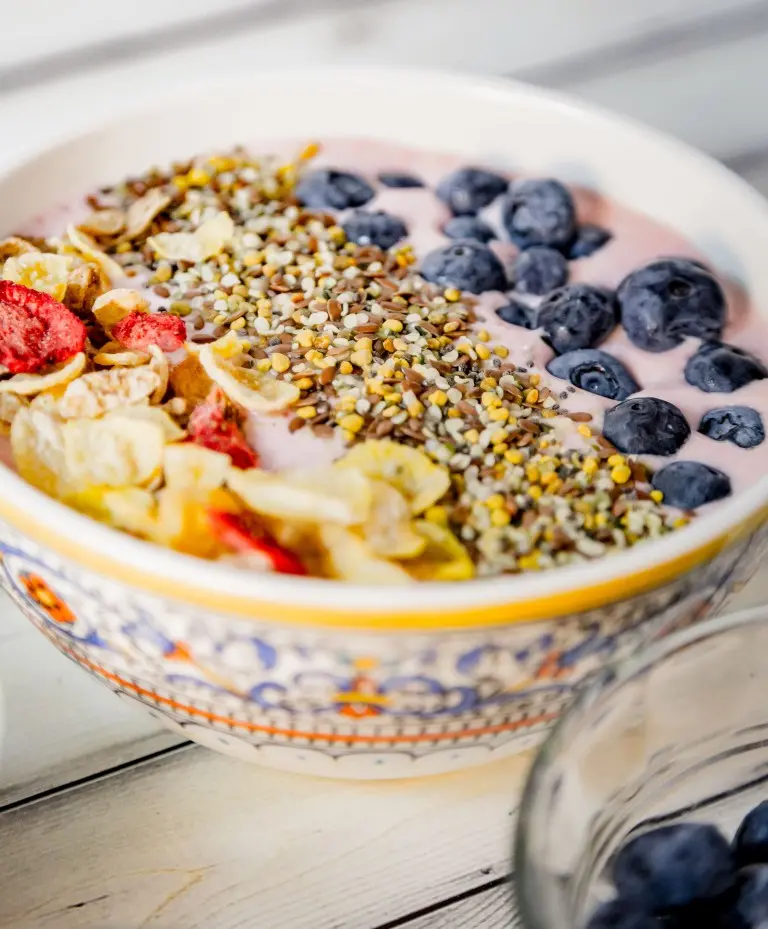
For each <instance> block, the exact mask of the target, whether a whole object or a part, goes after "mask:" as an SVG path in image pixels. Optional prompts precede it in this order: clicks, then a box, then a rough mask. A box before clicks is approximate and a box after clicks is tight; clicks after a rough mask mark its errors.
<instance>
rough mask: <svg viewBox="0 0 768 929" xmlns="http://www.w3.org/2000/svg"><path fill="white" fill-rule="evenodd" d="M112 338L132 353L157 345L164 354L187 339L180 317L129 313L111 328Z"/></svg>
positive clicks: (184, 326)
mask: <svg viewBox="0 0 768 929" xmlns="http://www.w3.org/2000/svg"><path fill="white" fill-rule="evenodd" d="M112 337H113V338H114V339H117V341H118V342H120V344H121V345H124V346H125V347H126V348H130V349H132V350H133V351H137V352H140V351H145V350H146V349H147V348H149V346H150V345H157V346H158V348H161V349H162V350H163V351H164V352H175V351H176V349H178V348H181V346H182V345H183V344H184V342H185V341H186V338H187V327H186V325H185V323H184V320H183V319H182V318H181V317H180V316H172V315H171V314H170V313H139V312H134V313H129V314H128V315H127V316H124V317H123V318H122V319H121V320H120V322H119V323H116V324H115V325H114V326H113V327H112Z"/></svg>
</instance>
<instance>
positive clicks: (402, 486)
mask: <svg viewBox="0 0 768 929" xmlns="http://www.w3.org/2000/svg"><path fill="white" fill-rule="evenodd" d="M336 466H337V467H339V468H347V467H352V468H357V469H358V470H360V471H362V472H363V474H366V475H367V476H368V477H370V478H374V479H376V480H381V481H385V482H386V483H388V484H391V485H392V486H393V487H395V488H396V489H397V490H399V491H400V493H402V494H403V496H404V497H405V498H406V499H407V500H408V502H409V503H410V507H411V512H412V513H414V514H417V515H418V514H419V513H423V512H424V510H426V509H427V508H428V507H430V506H432V504H433V503H435V502H436V501H437V500H439V499H440V497H442V496H443V494H444V493H445V492H446V491H447V490H448V488H449V487H450V484H451V479H450V476H449V474H448V472H447V471H446V470H445V468H441V467H440V466H439V465H437V464H435V463H434V462H433V461H432V459H431V458H429V457H427V455H425V454H424V453H423V452H420V451H418V450H417V449H415V448H410V447H409V446H407V445H399V444H398V443H397V442H392V441H391V440H389V439H368V440H367V441H365V442H361V443H360V445H356V446H355V447H354V448H352V449H351V450H350V451H349V452H347V454H346V455H344V457H343V458H341V459H339V461H338V462H337V463H336Z"/></svg>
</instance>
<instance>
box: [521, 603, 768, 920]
mask: <svg viewBox="0 0 768 929" xmlns="http://www.w3.org/2000/svg"><path fill="white" fill-rule="evenodd" d="M766 613H768V606H766V605H757V606H751V607H747V608H746V609H743V610H739V611H738V612H736V613H726V614H725V615H722V616H715V617H713V618H710V619H707V620H705V621H704V622H700V623H696V624H695V625H693V626H689V627H687V628H684V629H681V630H679V631H678V632H673V633H671V634H670V635H666V636H663V637H662V638H661V639H659V640H657V641H655V642H653V643H651V644H650V645H649V646H648V647H646V648H643V649H641V650H640V651H639V652H638V653H636V654H634V655H630V656H629V657H627V658H625V659H624V660H622V661H616V662H613V663H611V664H608V665H606V666H605V667H603V668H601V669H599V670H598V671H595V672H593V673H592V674H590V675H589V677H587V678H586V679H585V680H584V681H582V682H581V684H579V685H578V687H577V688H576V694H575V696H574V697H573V699H572V700H571V702H570V703H569V704H568V706H567V707H566V708H565V709H564V710H563V712H562V713H561V714H560V717H559V718H558V720H557V722H556V723H555V724H554V726H553V727H552V729H551V730H550V731H549V733H548V735H547V736H546V738H545V740H544V742H543V743H542V745H541V747H540V748H539V750H538V752H537V753H536V756H535V757H534V759H533V763H532V764H531V767H530V769H529V770H528V775H527V777H526V780H525V784H524V786H523V790H522V792H521V794H520V804H519V806H518V810H519V813H518V819H517V823H516V825H515V832H514V836H513V841H512V848H513V869H512V873H513V880H514V883H515V894H516V899H517V903H518V909H519V912H520V917H521V920H522V922H521V925H522V927H523V929H569V927H566V926H562V925H557V926H555V925H553V924H552V923H549V922H547V923H545V922H543V921H542V920H541V919H540V916H539V912H538V906H537V904H536V901H535V900H534V895H535V891H534V890H533V886H534V884H535V878H534V876H533V872H534V871H535V866H534V865H533V864H532V863H531V856H530V849H531V846H532V841H531V831H532V823H533V818H534V809H535V806H536V803H537V800H538V798H539V787H540V784H541V781H542V779H543V778H544V777H545V774H546V772H547V769H548V767H549V766H550V765H551V763H552V758H553V757H554V756H555V755H557V753H558V750H559V748H560V743H561V742H562V740H563V738H564V737H565V735H566V733H567V730H568V728H569V727H570V725H571V723H572V721H573V720H574V719H576V718H578V716H579V714H581V713H583V712H584V711H585V710H589V709H590V708H591V707H592V706H594V705H595V704H596V703H597V702H598V701H605V700H610V699H611V696H612V694H614V693H616V692H617V691H619V690H620V689H621V688H622V687H623V686H624V685H625V684H627V683H628V682H629V681H631V680H632V679H633V678H635V677H636V676H637V675H640V674H643V673H645V672H646V671H649V670H650V669H651V668H653V667H654V666H655V665H657V664H659V663H661V662H663V661H664V660H665V659H666V658H668V657H669V656H670V655H672V654H674V653H676V652H678V651H680V650H681V649H683V648H687V647H688V646H690V645H694V644H696V643H698V642H703V641H704V640H705V639H709V638H713V637H716V636H720V635H722V634H723V633H727V632H730V631H731V630H733V629H738V628H741V627H749V626H753V625H757V624H759V623H764V622H765V620H766ZM574 929H578V927H574Z"/></svg>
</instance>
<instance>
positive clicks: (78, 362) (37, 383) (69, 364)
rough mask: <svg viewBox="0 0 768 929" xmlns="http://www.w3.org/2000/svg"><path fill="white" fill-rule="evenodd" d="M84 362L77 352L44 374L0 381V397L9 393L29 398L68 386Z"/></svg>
mask: <svg viewBox="0 0 768 929" xmlns="http://www.w3.org/2000/svg"><path fill="white" fill-rule="evenodd" d="M85 362H86V358H85V353H84V352H78V354H77V355H73V356H72V357H71V358H70V359H69V361H65V362H63V363H62V364H60V365H57V366H56V367H55V368H53V369H52V370H50V371H48V372H47V373H46V374H14V375H13V377H10V378H8V380H7V381H0V395H2V394H4V393H11V394H16V395H17V396H20V397H31V396H33V395H34V394H39V393H42V392H43V391H44V390H51V388H54V387H61V386H63V385H64V384H69V383H70V381H74V379H75V378H76V377H78V376H79V375H80V374H81V372H82V371H83V369H84V368H85Z"/></svg>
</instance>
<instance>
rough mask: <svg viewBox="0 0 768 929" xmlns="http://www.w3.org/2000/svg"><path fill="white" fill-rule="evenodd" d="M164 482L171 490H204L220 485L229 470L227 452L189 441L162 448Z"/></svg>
mask: <svg viewBox="0 0 768 929" xmlns="http://www.w3.org/2000/svg"><path fill="white" fill-rule="evenodd" d="M164 466H165V483H166V484H167V485H168V486H169V487H173V488H174V490H180V491H182V490H185V491H195V492H198V493H199V492H202V493H208V492H209V491H212V490H216V489H217V488H219V487H221V486H222V484H223V483H224V482H225V481H226V480H227V477H228V475H229V471H230V459H229V455H223V454H222V453H221V452H214V451H211V449H209V448H202V447H201V446H200V445H194V444H192V443H189V444H184V445H170V446H169V447H168V448H166V450H165V465H164Z"/></svg>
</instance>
